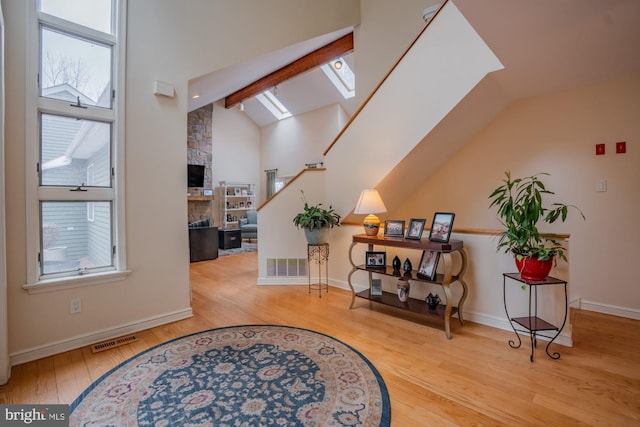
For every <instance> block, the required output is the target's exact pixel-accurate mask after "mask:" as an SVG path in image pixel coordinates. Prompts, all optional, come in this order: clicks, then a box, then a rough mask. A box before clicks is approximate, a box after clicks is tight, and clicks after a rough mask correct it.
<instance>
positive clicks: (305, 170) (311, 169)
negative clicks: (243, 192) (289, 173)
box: [256, 168, 327, 211]
mask: <svg viewBox="0 0 640 427" xmlns="http://www.w3.org/2000/svg"><path fill="white" fill-rule="evenodd" d="M325 170H327V168H306V169H302V170H301V171H300V172H298V174H297V175H296V176H294V177H293V178H291V179H290V180H289V182H287V183H286V184H285V185H284V187H282V188H281V189H280V191H282V190H284V189H285V188H287V187H288V186H289V185H291V184H292V183H293V182H294V181H295V180H296V179H298V178H299V177H300V176H301V175H302V174H303V173H305V172H321V171H325ZM280 191H277V192H276V193H274V194H272V195H271V197H269V198H268V199H267V200H265V201H264V202H262V204H260V206H258V208H257V209H256V210H258V211H259V210H260V209H262V207H263V206H265V205H266V204H267V203H269V202H270V201H271V200H273V199H274V198H275V197H276V196H277V195H278V193H280Z"/></svg>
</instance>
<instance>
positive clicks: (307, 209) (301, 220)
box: [293, 190, 340, 230]
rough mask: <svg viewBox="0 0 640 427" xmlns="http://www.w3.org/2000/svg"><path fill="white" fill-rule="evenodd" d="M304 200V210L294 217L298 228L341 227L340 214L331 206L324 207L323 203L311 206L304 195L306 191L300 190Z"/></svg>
mask: <svg viewBox="0 0 640 427" xmlns="http://www.w3.org/2000/svg"><path fill="white" fill-rule="evenodd" d="M300 193H301V194H302V200H304V210H303V211H302V212H300V213H298V214H297V215H296V216H295V217H294V218H293V224H294V225H295V226H296V227H298V228H308V229H309V230H315V229H320V228H323V227H329V228H333V227H340V215H338V214H337V213H336V212H335V211H334V210H333V208H332V207H331V206H329V209H324V208H323V207H322V203H318V204H317V205H313V206H309V204H308V203H307V200H306V199H305V197H304V191H303V190H300Z"/></svg>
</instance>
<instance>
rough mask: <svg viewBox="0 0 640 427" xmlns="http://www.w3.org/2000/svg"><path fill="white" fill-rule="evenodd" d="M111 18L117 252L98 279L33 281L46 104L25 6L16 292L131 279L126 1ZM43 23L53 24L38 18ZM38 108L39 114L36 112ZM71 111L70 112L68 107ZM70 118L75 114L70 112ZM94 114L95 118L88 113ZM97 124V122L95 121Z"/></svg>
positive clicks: (32, 13)
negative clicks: (21, 250)
mask: <svg viewBox="0 0 640 427" xmlns="http://www.w3.org/2000/svg"><path fill="white" fill-rule="evenodd" d="M114 6H115V7H114V9H115V10H114V13H116V14H117V17H118V31H117V39H118V42H117V45H116V49H115V52H114V58H113V61H114V64H113V66H114V69H115V70H116V73H114V74H115V75H114V76H113V80H112V89H113V90H115V91H116V99H115V102H114V104H113V108H114V109H115V113H116V115H115V122H114V125H113V130H112V132H113V138H114V143H113V155H112V156H113V167H114V168H115V172H116V173H115V178H114V181H113V185H114V190H115V196H114V198H113V202H114V204H115V209H114V213H113V221H114V222H115V226H114V235H113V239H114V241H113V244H114V245H115V247H116V248H117V250H116V254H115V256H114V264H115V270H111V271H108V272H103V273H92V274H87V275H78V276H67V277H64V278H56V279H41V278H39V262H38V252H40V231H39V230H40V224H39V211H40V208H39V200H40V198H39V194H38V193H39V181H38V174H37V172H36V168H37V164H38V162H39V160H40V159H39V157H40V153H39V133H40V131H39V128H38V123H39V120H38V114H39V113H38V112H39V111H46V110H47V102H48V101H49V100H46V99H43V100H40V102H39V101H38V93H39V90H38V84H37V81H38V72H39V55H40V49H39V26H38V0H29V8H28V9H29V13H28V15H29V20H28V21H29V22H28V25H27V37H26V40H27V47H28V49H27V51H28V57H27V64H26V69H27V73H26V74H27V87H26V91H25V92H26V102H25V106H26V111H25V118H26V123H27V125H26V129H25V136H26V144H25V158H26V163H25V174H26V177H25V183H26V190H25V196H26V202H25V205H26V218H25V222H26V228H27V230H26V232H27V233H26V234H27V239H26V246H27V283H26V284H24V285H23V286H22V287H23V289H25V290H27V291H28V292H29V293H39V292H51V291H56V290H62V289H69V288H72V287H79V286H90V285H97V284H102V283H110V282H114V281H120V280H124V278H125V276H126V275H128V274H129V273H131V271H130V270H128V269H127V264H126V260H127V256H126V247H125V244H126V228H125V207H124V202H125V193H124V182H125V178H124V167H123V166H124V148H125V143H124V136H125V133H124V129H125V122H124V120H125V112H124V108H125V78H124V76H125V60H126V27H127V25H126V10H127V0H114ZM43 16H46V18H47V19H50V18H51V19H54V20H55V19H57V18H55V17H51V16H50V15H47V14H43ZM39 108H40V110H39ZM69 108H71V107H69ZM73 112H74V113H75V114H78V111H76V110H75V109H74V110H73ZM94 114H98V115H99V114H100V113H99V112H98V113H94ZM96 118H97V117H96Z"/></svg>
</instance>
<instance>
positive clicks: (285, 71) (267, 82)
mask: <svg viewBox="0 0 640 427" xmlns="http://www.w3.org/2000/svg"><path fill="white" fill-rule="evenodd" d="M352 51H353V33H349V34H347V35H346V36H343V37H341V38H339V39H338V40H336V41H334V42H331V43H329V44H327V45H325V46H322V47H321V48H319V49H316V50H314V51H313V52H311V53H309V54H307V55H305V56H303V57H302V58H300V59H297V60H295V61H293V62H292V63H290V64H288V65H285V66H284V67H282V68H280V69H278V70H276V71H274V72H273V73H271V74H268V75H266V76H264V77H262V78H261V79H259V80H256V81H255V82H253V83H251V84H249V85H247V86H245V87H243V88H242V89H240V90H238V91H236V92H234V93H232V94H231V95H229V96H227V97H226V98H225V99H224V106H225V107H226V108H232V107H234V106H235V105H237V104H239V103H240V102H242V101H243V100H245V99H249V98H252V97H254V96H256V95H258V94H260V93H262V92H264V91H265V90H267V89H270V88H272V87H274V86H276V85H278V84H280V83H282V82H284V81H286V80H289V79H290V78H292V77H295V76H297V75H298V74H301V73H304V72H306V71H309V70H311V69H313V68H315V67H319V66H320V65H323V64H326V63H327V62H329V61H331V60H333V59H335V58H337V57H339V56H341V55H344V54H346V53H349V52H352Z"/></svg>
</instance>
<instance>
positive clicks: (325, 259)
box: [307, 243, 329, 298]
mask: <svg viewBox="0 0 640 427" xmlns="http://www.w3.org/2000/svg"><path fill="white" fill-rule="evenodd" d="M307 261H308V262H309V267H308V269H307V271H308V275H309V293H311V291H313V290H317V291H318V298H322V290H323V289H324V290H325V291H326V292H327V293H328V292H329V244H328V243H320V244H317V245H315V244H311V243H309V244H307ZM312 261H313V262H314V263H315V264H317V265H318V281H317V282H316V283H311V263H312ZM322 265H324V267H325V268H324V281H323V278H322Z"/></svg>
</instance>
